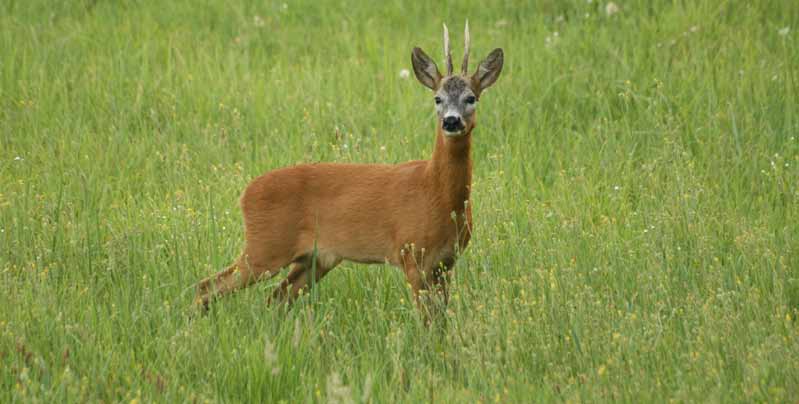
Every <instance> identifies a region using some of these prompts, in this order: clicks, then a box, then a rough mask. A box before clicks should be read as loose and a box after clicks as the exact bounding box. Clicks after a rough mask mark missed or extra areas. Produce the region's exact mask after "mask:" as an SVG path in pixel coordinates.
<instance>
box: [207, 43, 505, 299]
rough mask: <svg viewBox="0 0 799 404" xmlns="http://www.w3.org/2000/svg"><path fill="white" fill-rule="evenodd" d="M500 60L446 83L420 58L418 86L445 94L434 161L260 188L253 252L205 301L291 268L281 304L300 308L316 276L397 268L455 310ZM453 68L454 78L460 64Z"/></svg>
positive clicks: (252, 218)
mask: <svg viewBox="0 0 799 404" xmlns="http://www.w3.org/2000/svg"><path fill="white" fill-rule="evenodd" d="M467 30H468V28H467ZM467 41H468V31H467ZM467 43H468V42H467ZM445 44H446V40H445ZM447 48H448V46H447ZM497 52H498V62H499V65H498V66H499V67H496V61H497V56H496V55H497ZM447 54H448V49H447ZM467 55H468V53H467ZM492 55H495V56H494V58H493V59H492V58H491V56H489V59H487V61H484V62H483V63H482V64H481V65H480V68H478V71H477V72H476V73H475V75H474V76H472V77H467V76H465V67H464V75H462V76H452V75H450V76H448V77H441V75H440V74H439V73H438V70H437V68H436V67H435V64H434V63H433V62H432V60H430V59H429V57H427V55H425V54H424V53H423V52H421V50H419V49H418V48H416V49H414V53H413V62H414V71H415V72H416V75H417V78H419V80H420V81H421V82H422V84H424V85H426V86H427V87H429V88H431V89H433V90H434V91H437V96H436V104H437V105H438V106H439V108H437V109H438V110H439V123H440V124H439V125H437V130H436V143H435V148H434V151H433V156H432V157H431V159H430V160H420V161H411V162H407V163H404V164H397V165H388V164H325V163H321V164H304V165H298V166H294V167H287V168H282V169H277V170H274V171H270V172H268V173H266V174H264V175H262V176H260V177H258V178H256V179H255V180H253V181H252V183H250V185H249V186H248V187H247V189H246V190H245V191H244V194H243V195H242V197H241V210H242V213H243V216H244V225H245V233H246V234H245V236H246V241H247V242H246V246H245V248H244V251H243V253H242V255H241V256H240V257H239V258H238V259H237V260H236V261H235V262H234V263H233V265H231V266H230V267H229V268H228V269H226V270H224V271H222V272H220V273H218V274H216V275H215V276H212V277H210V278H207V279H205V280H203V281H202V282H200V284H199V286H198V291H197V292H198V301H199V302H200V303H202V304H203V305H207V304H208V303H209V302H210V301H211V300H212V299H213V298H214V297H215V296H218V295H221V294H225V293H227V292H230V291H232V290H235V289H237V288H240V287H244V286H246V285H248V284H250V283H252V282H254V281H256V280H260V279H263V278H270V277H272V276H274V275H276V274H277V273H279V271H280V269H281V268H284V267H286V266H290V268H291V270H290V272H289V274H288V276H287V278H286V279H285V280H284V281H283V282H282V283H281V285H280V286H279V287H278V289H277V290H276V291H275V294H274V296H273V298H279V299H287V300H291V299H293V298H295V297H296V296H297V295H298V294H299V293H300V290H302V289H303V288H305V287H306V286H307V285H309V284H310V281H311V276H312V273H313V274H315V277H316V280H318V279H321V278H322V277H323V276H324V275H325V274H326V273H327V272H329V271H330V270H331V269H332V268H333V267H335V266H336V265H338V264H339V263H340V262H341V261H342V260H348V261H353V262H359V263H389V264H392V265H395V266H398V267H400V268H402V269H403V271H404V272H405V274H406V277H407V279H408V282H409V283H410V284H411V286H412V288H413V291H414V294H415V295H416V296H417V298H419V297H421V295H424V293H423V292H424V291H425V290H431V291H433V292H436V293H437V294H441V295H443V298H444V301H446V298H447V293H446V281H447V278H448V273H449V272H448V271H449V269H450V268H451V267H452V265H453V264H454V262H455V259H456V254H457V252H458V251H459V250H462V249H464V248H465V247H466V245H467V244H468V242H469V238H470V236H471V211H470V205H469V198H470V187H471V179H472V160H471V135H472V130H473V129H474V127H475V114H474V104H475V100H476V97H477V96H479V94H480V91H481V90H482V89H484V88H485V87H487V86H488V85H490V84H491V83H493V81H494V80H496V76H498V74H499V70H501V64H502V53H501V51H499V50H495V51H494V52H492ZM465 59H467V58H465ZM491 63H493V65H492V64H491ZM465 65H466V61H464V66H465ZM448 66H449V67H450V69H448V70H449V73H450V74H451V61H449V63H448ZM481 68H482V69H483V70H480V69H481ZM481 72H482V75H481ZM491 74H493V76H491ZM442 97H443V98H446V100H447V102H444V101H443V99H442ZM464 100H465V101H464ZM458 108H460V109H458ZM453 111H454V112H453ZM454 115H457V121H456V120H455V118H452V116H454ZM314 260H315V262H314ZM417 300H418V299H417Z"/></svg>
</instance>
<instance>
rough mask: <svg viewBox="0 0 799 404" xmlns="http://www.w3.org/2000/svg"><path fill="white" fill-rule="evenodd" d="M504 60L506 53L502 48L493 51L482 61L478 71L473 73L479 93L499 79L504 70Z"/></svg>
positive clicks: (473, 79)
mask: <svg viewBox="0 0 799 404" xmlns="http://www.w3.org/2000/svg"><path fill="white" fill-rule="evenodd" d="M503 62H504V54H503V53H502V49H500V48H497V49H494V50H493V51H491V53H489V54H488V57H486V58H485V59H484V60H483V61H482V62H480V65H478V66H477V71H475V72H474V74H473V75H472V81H473V82H474V83H475V84H476V87H477V93H478V94H479V93H481V92H482V91H483V90H485V89H486V88H488V87H490V86H491V85H492V84H494V82H495V81H497V79H498V78H499V73H501V72H502V64H503Z"/></svg>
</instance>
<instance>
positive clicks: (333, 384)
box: [327, 372, 353, 404]
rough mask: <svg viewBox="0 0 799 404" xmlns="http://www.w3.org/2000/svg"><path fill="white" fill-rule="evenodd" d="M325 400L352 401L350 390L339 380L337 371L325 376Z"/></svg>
mask: <svg viewBox="0 0 799 404" xmlns="http://www.w3.org/2000/svg"><path fill="white" fill-rule="evenodd" d="M327 402H328V403H331V404H339V403H341V404H345V403H352V402H353V400H352V391H351V390H350V388H349V387H348V386H346V385H345V384H344V383H342V381H341V377H340V376H339V375H338V373H336V372H333V373H331V374H330V376H328V377H327Z"/></svg>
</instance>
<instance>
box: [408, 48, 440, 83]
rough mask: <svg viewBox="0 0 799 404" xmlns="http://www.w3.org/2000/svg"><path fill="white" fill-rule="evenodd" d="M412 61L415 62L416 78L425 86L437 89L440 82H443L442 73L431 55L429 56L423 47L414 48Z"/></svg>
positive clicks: (414, 71)
mask: <svg viewBox="0 0 799 404" xmlns="http://www.w3.org/2000/svg"><path fill="white" fill-rule="evenodd" d="M411 63H413V73H414V74H416V79H417V80H419V82H420V83H422V84H423V85H424V86H425V87H427V88H429V89H431V90H433V91H435V90H436V88H438V83H439V82H441V73H439V72H438V67H437V66H436V63H435V62H433V59H430V56H427V54H426V53H424V51H422V50H421V49H419V48H413V52H411Z"/></svg>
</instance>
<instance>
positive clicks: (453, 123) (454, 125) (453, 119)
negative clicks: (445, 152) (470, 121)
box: [441, 116, 463, 132]
mask: <svg viewBox="0 0 799 404" xmlns="http://www.w3.org/2000/svg"><path fill="white" fill-rule="evenodd" d="M441 126H443V127H444V130H447V131H449V132H455V131H457V130H461V129H463V123H461V119H460V118H458V117H457V116H448V117H446V118H444V122H443V125H441Z"/></svg>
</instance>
